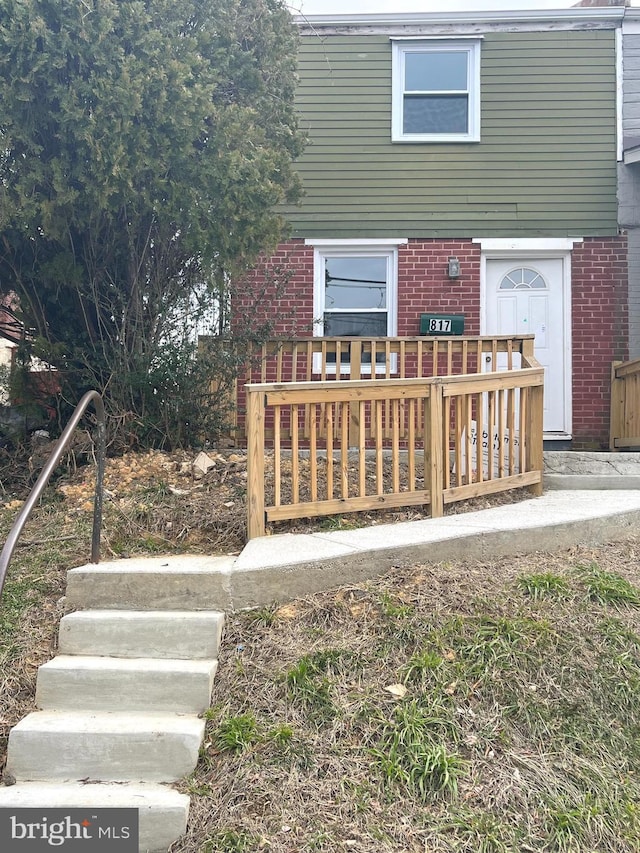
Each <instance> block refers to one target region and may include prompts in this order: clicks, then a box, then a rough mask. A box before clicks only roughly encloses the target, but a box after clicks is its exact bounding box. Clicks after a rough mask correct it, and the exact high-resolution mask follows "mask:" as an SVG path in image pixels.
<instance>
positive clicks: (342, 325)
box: [314, 246, 397, 373]
mask: <svg viewBox="0 0 640 853" xmlns="http://www.w3.org/2000/svg"><path fill="white" fill-rule="evenodd" d="M314 301H315V323H314V335H316V336H323V337H343V338H359V337H364V338H377V337H387V336H394V335H395V334H396V331H397V329H396V301H397V250H396V248H395V247H393V248H389V247H384V248H382V247H380V248H374V247H366V248H365V247H362V248H360V247H356V246H354V247H352V248H348V247H346V246H340V247H336V248H335V249H332V248H330V247H328V246H327V247H326V248H325V247H323V248H322V249H316V257H315V294H314ZM335 360H336V357H335V354H328V355H327V368H328V369H333V371H335ZM340 361H341V373H348V372H349V349H348V347H345V348H344V349H343V351H342V353H341V358H340ZM394 361H396V359H395V358H394ZM362 367H363V372H370V371H371V356H370V355H369V354H368V353H364V354H363V357H362ZM367 368H368V369H367ZM394 369H395V367H394V366H393V365H392V366H391V370H392V371H393V370H394ZM385 371H386V364H385V356H384V353H376V372H379V373H384V372H385Z"/></svg>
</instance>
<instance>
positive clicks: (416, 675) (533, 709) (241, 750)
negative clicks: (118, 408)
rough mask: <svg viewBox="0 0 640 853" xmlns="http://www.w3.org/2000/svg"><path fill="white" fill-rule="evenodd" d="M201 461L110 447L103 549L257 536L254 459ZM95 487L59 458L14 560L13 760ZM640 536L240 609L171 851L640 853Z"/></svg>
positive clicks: (8, 675) (7, 630)
mask: <svg viewBox="0 0 640 853" xmlns="http://www.w3.org/2000/svg"><path fill="white" fill-rule="evenodd" d="M191 458H192V456H191V455H190V456H186V455H185V456H184V457H182V456H179V455H178V456H175V455H174V456H172V457H171V458H169V457H167V456H165V455H163V454H147V455H145V456H143V457H128V458H125V459H123V460H113V461H111V462H110V463H109V469H108V475H107V489H108V491H109V499H108V501H107V504H106V513H105V529H104V538H103V542H104V550H105V556H107V557H108V556H110V555H116V556H125V555H127V554H134V553H155V552H167V551H171V550H174V551H198V550H201V551H202V550H206V551H209V552H213V551H221V552H234V551H236V550H238V549H239V547H241V544H242V537H243V534H244V528H243V524H244V479H245V469H244V460H243V458H242V457H241V456H237V457H236V458H232V455H231V454H225V455H224V456H221V457H220V458H219V459H218V460H217V464H216V467H215V468H214V469H213V470H212V471H211V472H210V473H209V474H208V475H207V477H206V478H203V479H201V480H196V479H194V478H193V476H192V473H191V468H190V465H189V464H188V463H189V462H190V460H191ZM91 490H92V473H91V472H90V471H88V470H82V469H81V470H79V471H77V472H75V473H74V472H73V471H70V472H67V473H66V474H64V476H62V478H61V479H60V480H59V481H58V483H57V485H56V487H55V488H54V489H53V490H52V493H51V494H50V496H49V497H48V498H47V500H46V502H44V503H43V505H42V506H41V507H39V509H38V510H37V514H36V516H35V517H34V519H33V520H32V522H31V523H30V525H29V526H28V528H27V530H26V531H25V534H24V542H23V544H22V545H21V547H20V548H19V549H18V551H17V552H16V557H15V559H14V562H13V563H12V566H11V569H10V577H9V580H8V583H7V586H6V588H5V594H4V597H3V602H2V608H1V609H0V685H1V690H0V721H1V722H0V726H1V729H0V763H1V761H2V755H3V749H4V745H5V741H6V736H7V734H8V731H9V728H10V726H11V725H13V724H15V722H17V720H18V719H20V718H21V717H22V716H23V715H24V714H26V713H28V712H29V711H30V710H32V708H33V694H34V687H35V674H36V671H37V667H38V665H39V664H40V663H42V662H43V661H44V660H46V659H48V658H49V657H51V656H52V654H53V653H54V652H55V634H56V630H57V623H58V619H59V616H60V615H61V612H62V610H63V607H64V602H63V601H61V596H62V595H63V592H64V583H65V578H66V571H67V569H69V568H71V567H72V566H74V565H79V564H81V563H82V562H84V561H85V559H86V555H87V553H88V543H89V537H90V519H91V514H90V511H89V502H90V497H91ZM12 497H13V496H12V495H11V494H6V501H5V504H6V505H5V507H4V508H3V509H2V510H0V532H2V533H3V534H6V531H7V530H8V527H9V524H10V522H11V521H12V520H13V518H14V517H15V513H16V504H15V501H13V500H12ZM474 503H475V507H471V508H481V507H482V506H483V505H486V504H483V503H482V502H474ZM414 512H415V511H414V510H412V511H411V513H410V514H407V513H390V514H388V515H385V516H383V518H384V520H385V521H388V520H390V519H391V518H393V517H396V516H397V517H399V518H401V519H402V520H406V519H407V518H408V517H414V515H413V513H414ZM379 520H382V519H381V518H380V516H378V517H372V518H370V519H367V518H366V517H365V518H362V516H358V517H353V518H347V517H337V518H336V519H331V520H325V522H323V524H325V525H326V524H329V523H330V524H334V525H335V526H346V525H351V524H354V523H362V521H365V522H367V521H368V523H372V522H373V523H376V522H378V521H379ZM310 528H311V525H310V524H309V523H305V522H298V523H296V526H295V527H294V525H291V526H290V528H289V529H300V530H303V529H310ZM638 549H640V545H638V544H636V543H635V542H634V541H629V542H627V543H624V544H616V545H611V546H608V547H603V548H600V549H593V550H584V549H579V548H576V549H574V550H573V551H571V552H565V553H562V554H556V555H548V554H535V555H530V556H528V557H521V558H517V559H509V560H501V561H497V562H495V563H494V562H492V563H477V562H466V563H455V564H449V565H444V564H440V565H422V566H416V567H414V568H412V569H411V570H403V571H402V572H399V571H396V572H395V573H393V574H392V575H390V576H388V577H386V578H383V579H381V580H379V581H376V582H372V583H368V584H362V585H357V586H345V587H343V588H341V589H339V590H334V591H331V592H327V593H323V594H320V595H316V596H313V597H309V598H307V599H304V600H299V601H295V602H291V603H289V604H284V605H282V606H278V605H277V604H274V606H273V607H269V608H264V609H262V610H259V611H252V612H250V613H244V614H238V615H236V616H234V617H232V618H230V619H229V623H228V627H227V631H226V639H225V643H224V646H223V650H222V654H221V660H220V669H219V672H218V675H217V677H216V682H215V687H214V690H215V693H214V705H213V707H212V709H211V711H210V712H209V713H208V715H207V716H208V724H207V738H206V741H205V746H204V748H203V750H202V758H201V762H200V764H199V766H198V768H197V771H196V773H195V774H194V775H193V777H192V778H191V779H190V780H188V782H187V783H186V784H185V790H188V791H189V792H190V793H191V794H192V810H191V820H190V828H189V833H188V835H187V836H186V837H185V838H184V839H183V840H182V841H180V842H179V843H178V844H177V845H176V847H175V851H176V853H178V851H180V853H196V851H198V853H199V852H200V851H202V853H215V851H231V853H233V851H254V850H255V851H260V850H269V851H273V853H294V851H295V853H306V851H315V850H319V851H339V850H352V851H355V853H371V851H373V850H375V851H381V853H391V851H393V853H400V851H420V853H424V851H432V850H433V851H460V853H462V851H465V853H466V852H467V851H468V853H478V851H479V852H480V853H527V851H580V853H587V852H588V853H592V851H603V853H604V851H613V852H614V853H618V851H620V853H622V851H625V853H626V851H640V841H639V840H638V839H639V838H640V831H639V830H640V826H639V820H640V818H639V814H640V812H639V809H640V779H639V776H638V769H637V768H638V766H639V762H640V712H639V711H638V710H637V704H638V703H637V694H638V689H639V688H640V610H639V608H638V605H639V604H640V592H639V591H638V589H637V586H636V585H637V583H638V569H637V563H638V554H639V553H640V550H638ZM389 688H391V689H389Z"/></svg>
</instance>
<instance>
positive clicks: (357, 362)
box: [336, 339, 375, 447]
mask: <svg viewBox="0 0 640 853" xmlns="http://www.w3.org/2000/svg"><path fill="white" fill-rule="evenodd" d="M371 369H372V370H375V365H371ZM336 370H340V365H339V364H336ZM371 378H372V379H373V378H375V374H372V377H371ZM349 379H362V343H361V341H359V340H357V339H356V340H353V341H351V344H350V347H349ZM359 442H360V405H359V403H357V402H355V403H351V404H350V406H349V447H358V444H359Z"/></svg>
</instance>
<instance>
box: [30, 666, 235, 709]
mask: <svg viewBox="0 0 640 853" xmlns="http://www.w3.org/2000/svg"><path fill="white" fill-rule="evenodd" d="M217 665H218V662H217V661H215V660H195V661H193V660H171V659H169V658H161V659H155V658H146V657H145V658H111V657H91V656H85V657H77V656H73V655H59V656H58V657H56V658H54V659H53V660H51V661H49V662H48V663H45V664H44V665H43V666H41V667H40V669H39V671H38V681H37V686H36V705H37V706H38V708H42V709H43V710H56V711H72V710H75V709H77V708H78V706H80V707H81V708H82V709H83V710H87V711H141V712H144V711H146V710H147V709H149V708H153V710H154V711H164V712H174V713H177V714H201V713H202V712H203V711H206V709H207V708H208V707H209V702H210V699H211V688H212V687H213V677H214V675H215V672H216V667H217ZM78 697H81V699H80V701H79V700H78Z"/></svg>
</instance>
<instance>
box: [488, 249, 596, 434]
mask: <svg viewBox="0 0 640 853" xmlns="http://www.w3.org/2000/svg"><path fill="white" fill-rule="evenodd" d="M473 242H474V243H477V244H479V246H480V334H481V335H485V334H487V261H488V260H505V259H507V260H508V259H513V260H514V261H516V260H517V259H519V258H522V259H523V260H524V259H527V258H533V259H535V258H553V259H559V260H561V261H562V336H563V346H562V352H563V362H564V370H563V381H564V388H565V395H564V411H563V422H564V425H565V429H564V430H563V431H562V432H551V433H544V440H545V441H554V440H556V441H566V440H567V439H570V438H571V435H572V428H573V422H572V416H573V405H572V402H573V388H572V367H573V364H572V362H573V359H572V343H571V319H572V318H571V251H572V249H573V247H574V245H575V244H576V243H581V242H582V238H580V237H578V238H575V239H572V238H568V239H567V238H537V237H533V238H532V237H529V238H524V239H511V238H476V239H474V240H473Z"/></svg>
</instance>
